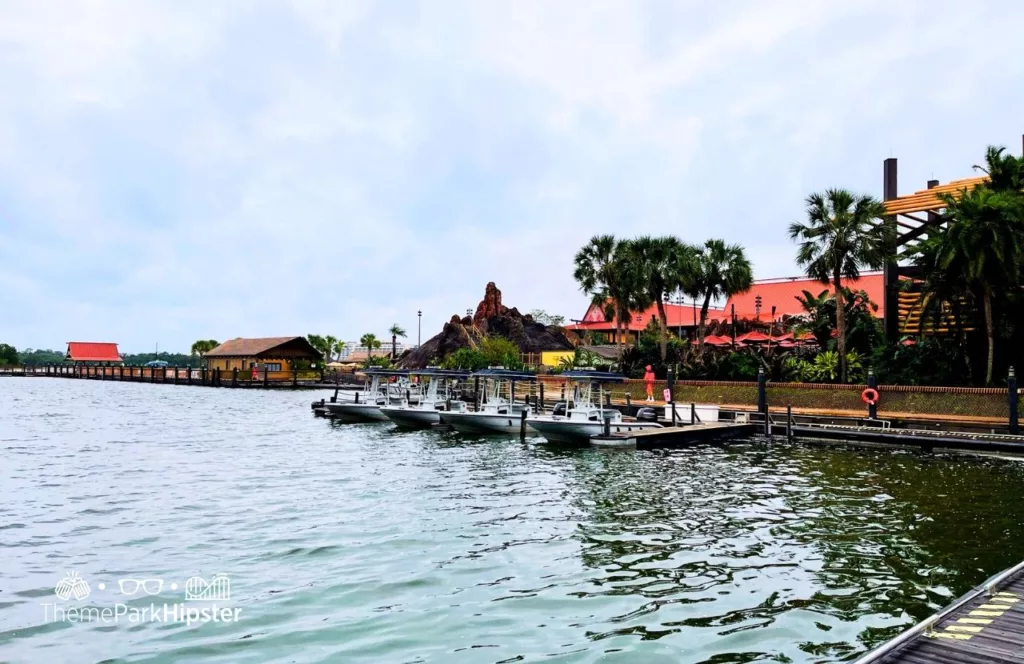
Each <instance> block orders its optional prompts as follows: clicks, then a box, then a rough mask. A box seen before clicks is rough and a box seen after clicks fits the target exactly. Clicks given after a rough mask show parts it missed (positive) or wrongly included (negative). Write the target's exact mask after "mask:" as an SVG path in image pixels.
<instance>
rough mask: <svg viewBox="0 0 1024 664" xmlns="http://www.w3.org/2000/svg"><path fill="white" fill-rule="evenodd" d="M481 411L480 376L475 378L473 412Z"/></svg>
mask: <svg viewBox="0 0 1024 664" xmlns="http://www.w3.org/2000/svg"><path fill="white" fill-rule="evenodd" d="M479 410H480V376H473V411H474V412H477V411H479Z"/></svg>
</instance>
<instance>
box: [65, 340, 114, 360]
mask: <svg viewBox="0 0 1024 664" xmlns="http://www.w3.org/2000/svg"><path fill="white" fill-rule="evenodd" d="M66 357H67V359H69V360H71V361H72V362H120V361H121V353H119V352H117V344H115V343H108V342H97V341H69V342H68V352H67V355H66Z"/></svg>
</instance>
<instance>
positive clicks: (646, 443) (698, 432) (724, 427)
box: [590, 422, 759, 449]
mask: <svg viewBox="0 0 1024 664" xmlns="http://www.w3.org/2000/svg"><path fill="white" fill-rule="evenodd" d="M758 428H759V427H758V425H756V424H747V423H741V422H706V423H703V424H689V425H686V426H677V427H674V426H666V427H663V428H661V429H643V430H640V431H630V432H628V433H612V434H608V435H600V436H593V437H591V439H590V444H591V446H593V447H603V448H626V449H633V448H648V447H688V446H690V445H699V444H700V443H706V442H709V441H714V440H721V439H723V438H733V437H736V436H746V435H750V434H753V433H756V432H757V430H758Z"/></svg>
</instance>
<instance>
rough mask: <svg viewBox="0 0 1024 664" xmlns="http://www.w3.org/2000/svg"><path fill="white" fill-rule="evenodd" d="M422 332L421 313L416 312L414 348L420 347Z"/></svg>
mask: <svg viewBox="0 0 1024 664" xmlns="http://www.w3.org/2000/svg"><path fill="white" fill-rule="evenodd" d="M422 330H423V312H422V311H417V312H416V347H417V348H419V347H420V332H421V331H422Z"/></svg>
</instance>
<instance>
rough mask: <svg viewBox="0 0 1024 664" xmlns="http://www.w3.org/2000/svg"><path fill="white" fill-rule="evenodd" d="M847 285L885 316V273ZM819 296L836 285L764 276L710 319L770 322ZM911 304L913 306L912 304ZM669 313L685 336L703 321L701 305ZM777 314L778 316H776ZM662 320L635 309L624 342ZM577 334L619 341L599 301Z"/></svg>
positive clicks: (670, 308)
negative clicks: (805, 294)
mask: <svg viewBox="0 0 1024 664" xmlns="http://www.w3.org/2000/svg"><path fill="white" fill-rule="evenodd" d="M846 286H847V287H848V288H849V289H850V290H853V291H861V290H862V291H866V292H867V294H868V298H869V299H870V300H871V301H872V302H874V303H877V304H878V305H879V309H878V311H876V312H874V313H875V316H876V317H878V318H881V317H882V315H883V312H882V308H881V304H882V297H883V294H884V287H883V281H882V273H881V272H866V273H863V274H861V278H860V279H858V280H857V281H850V282H848V283H847V284H846ZM804 291H807V292H809V293H811V295H814V296H817V295H819V294H820V293H821V292H822V291H827V292H829V293H831V292H832V287H831V286H828V285H825V284H823V283H821V282H820V281H815V280H814V279H808V278H806V277H783V278H778V279H761V280H759V281H755V282H754V284H753V286H751V288H750V290H748V291H747V292H745V293H742V294H740V295H734V296H733V297H731V298H729V300H728V301H727V302H726V303H725V306H723V307H714V306H713V307H710V308H709V309H708V322H709V323H711V322H715V321H728V320H731V319H732V314H733V311H735V314H736V319H737V320H740V321H748V322H753V323H763V324H764V325H768V324H770V323H771V322H772V320H780V319H782V318H786V317H789V316H797V315H801V314H803V313H805V312H804V310H803V307H802V306H801V305H800V299H799V298H802V297H803V292H804ZM908 306H909V305H908ZM665 315H666V318H667V319H668V327H669V330H671V331H672V332H674V333H675V334H677V335H678V336H680V337H681V338H692V337H694V336H695V334H696V329H697V326H698V325H699V324H700V304H699V303H698V304H693V303H689V304H678V303H677V304H669V303H667V302H666V303H665ZM773 315H774V319H773V318H772V317H773ZM657 319H658V307H657V306H652V307H649V308H647V309H646V310H644V311H641V312H632V313H631V314H630V317H629V321H628V322H625V321H624V325H623V327H624V328H625V329H624V332H623V333H622V334H621V336H622V339H621V341H622V342H623V343H632V342H634V341H635V340H636V339H637V337H639V335H640V332H641V331H643V329H644V328H646V327H647V326H648V325H649V324H650V322H651V320H657ZM565 327H566V329H567V330H573V331H574V332H576V333H577V334H581V335H582V334H585V333H587V332H590V333H598V334H600V335H601V336H603V337H604V339H605V343H609V344H613V343H616V341H617V340H616V333H615V321H614V319H610V320H609V319H607V318H606V317H605V314H604V311H602V309H601V307H599V306H597V305H596V304H592V305H590V307H589V308H588V309H587V311H586V313H585V314H584V315H583V318H582V319H580V320H578V321H575V322H574V323H573V324H572V325H566V326H565Z"/></svg>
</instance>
